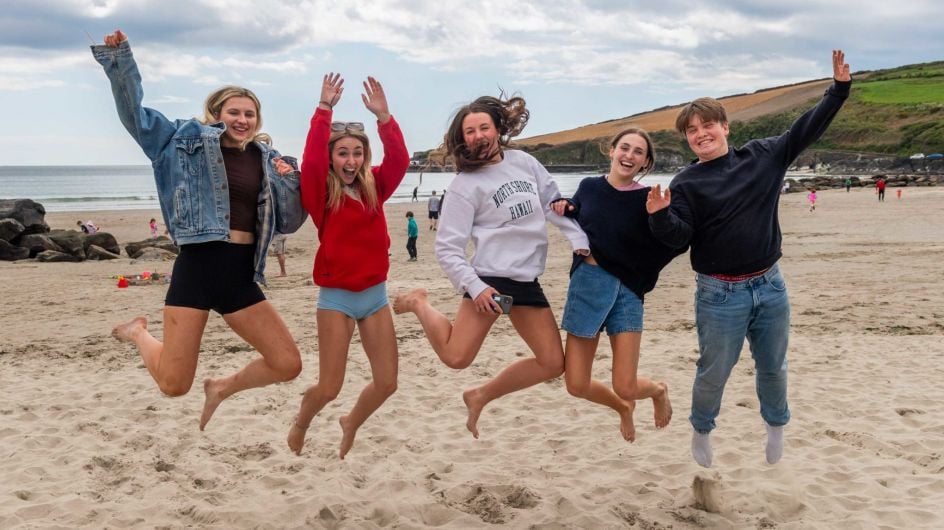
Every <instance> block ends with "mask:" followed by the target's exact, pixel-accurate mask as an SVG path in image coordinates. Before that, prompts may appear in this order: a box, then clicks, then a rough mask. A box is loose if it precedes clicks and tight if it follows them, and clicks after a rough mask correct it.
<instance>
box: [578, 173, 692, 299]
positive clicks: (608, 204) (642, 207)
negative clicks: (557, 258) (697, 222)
mask: <svg viewBox="0 0 944 530" xmlns="http://www.w3.org/2000/svg"><path fill="white" fill-rule="evenodd" d="M648 194H649V188H640V189H638V190H631V191H619V190H617V189H616V188H614V187H613V186H611V185H610V183H609V182H607V181H606V177H588V178H585V179H583V180H582V181H580V186H578V187H577V193H575V194H574V197H573V198H572V199H570V203H571V204H572V205H573V206H574V211H572V212H567V216H568V217H573V218H574V219H576V220H577V223H578V224H580V228H582V229H583V231H584V232H586V234H587V237H588V238H589V239H590V252H591V254H593V258H594V259H595V260H596V261H597V264H599V265H600V267H603V270H605V271H606V272H608V273H610V274H612V275H613V276H615V277H616V278H618V279H619V280H620V281H621V282H623V285H625V286H626V287H627V288H628V289H629V290H631V291H632V292H633V293H635V294H636V296H638V297H639V299H640V300H644V297H645V294H646V293H648V292H649V291H651V290H652V288H653V287H655V286H656V280H658V279H659V272H660V271H662V269H663V268H664V267H665V266H666V265H668V263H669V262H670V261H672V258H674V257H675V256H678V255H679V254H681V253H682V252H684V251H685V248H684V247H683V248H681V249H673V248H671V247H669V246H667V245H664V244H662V243H660V242H659V241H658V240H657V239H656V238H655V237H654V236H653V235H652V233H651V232H650V230H649V226H648V224H647V222H648V218H649V213H648V212H647V211H646V196H647V195H648ZM583 259H584V258H583V256H580V255H578V254H574V262H573V266H572V267H571V269H570V273H571V274H573V273H574V270H576V268H577V265H579V264H580V262H581V261H583Z"/></svg>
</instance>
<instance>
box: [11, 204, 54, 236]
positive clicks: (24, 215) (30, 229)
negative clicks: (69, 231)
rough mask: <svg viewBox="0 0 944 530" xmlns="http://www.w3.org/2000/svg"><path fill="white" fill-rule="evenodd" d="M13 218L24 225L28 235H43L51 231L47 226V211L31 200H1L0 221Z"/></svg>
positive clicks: (24, 230)
mask: <svg viewBox="0 0 944 530" xmlns="http://www.w3.org/2000/svg"><path fill="white" fill-rule="evenodd" d="M6 218H13V219H16V220H17V221H19V222H20V224H22V225H23V232H24V233H27V234H42V233H44V232H48V231H49V225H47V224H46V209H45V208H43V205H42V204H39V203H38V202H33V201H31V200H29V199H0V219H6Z"/></svg>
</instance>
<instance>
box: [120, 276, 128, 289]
mask: <svg viewBox="0 0 944 530" xmlns="http://www.w3.org/2000/svg"><path fill="white" fill-rule="evenodd" d="M127 287H128V280H127V278H125V277H124V276H121V277H120V278H118V288H119V289H125V288H127Z"/></svg>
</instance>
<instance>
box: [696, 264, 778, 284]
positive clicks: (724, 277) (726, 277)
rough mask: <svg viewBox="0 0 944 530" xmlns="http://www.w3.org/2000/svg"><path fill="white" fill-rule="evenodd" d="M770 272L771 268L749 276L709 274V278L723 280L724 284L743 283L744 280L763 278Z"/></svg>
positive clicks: (750, 273)
mask: <svg viewBox="0 0 944 530" xmlns="http://www.w3.org/2000/svg"><path fill="white" fill-rule="evenodd" d="M769 270H770V267H767V268H766V269H764V270H762V271H757V272H749V273H747V274H737V275H734V276H732V275H730V274H709V275H708V276H711V277H712V278H714V279H716V280H721V281H723V282H743V281H744V280H750V279H751V278H756V277H758V276H761V275H763V274H764V273H765V272H767V271H769Z"/></svg>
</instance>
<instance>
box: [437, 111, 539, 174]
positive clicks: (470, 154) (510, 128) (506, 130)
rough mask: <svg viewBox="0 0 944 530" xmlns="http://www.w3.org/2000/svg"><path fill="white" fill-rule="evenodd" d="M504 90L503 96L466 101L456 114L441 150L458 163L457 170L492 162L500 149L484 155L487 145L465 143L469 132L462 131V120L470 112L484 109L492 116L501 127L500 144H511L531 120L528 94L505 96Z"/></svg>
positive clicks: (497, 126) (506, 145)
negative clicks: (526, 101)
mask: <svg viewBox="0 0 944 530" xmlns="http://www.w3.org/2000/svg"><path fill="white" fill-rule="evenodd" d="M503 98H504V94H500V95H499V97H497V98H496V97H493V96H482V97H480V98H478V99H476V100H475V101H473V102H472V103H469V104H468V105H465V106H463V107H461V108H459V110H457V111H456V114H455V116H453V118H452V123H451V124H450V125H449V129H448V130H447V131H446V135H445V136H444V137H443V145H442V146H441V148H440V149H441V150H445V152H446V153H447V155H448V156H450V157H451V158H452V159H453V161H454V162H455V164H456V171H458V172H462V171H473V170H475V169H478V168H480V167H482V166H485V165H487V164H489V163H490V162H491V159H492V157H493V156H494V155H495V154H496V153H487V154H486V156H482V155H483V154H485V153H482V150H483V147H481V146H468V145H466V143H465V135H463V134H462V122H463V120H465V118H466V116H468V115H469V114H473V113H476V112H484V113H486V114H488V115H489V116H491V118H492V123H494V124H495V129H497V130H498V148H497V149H499V150H501V149H502V148H505V147H508V146H509V145H511V139H512V138H514V137H515V136H517V135H519V134H521V131H523V130H524V127H525V125H527V124H528V118H529V116H530V115H529V113H528V109H527V108H526V103H525V101H524V98H522V97H520V96H512V97H510V98H508V99H503Z"/></svg>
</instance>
